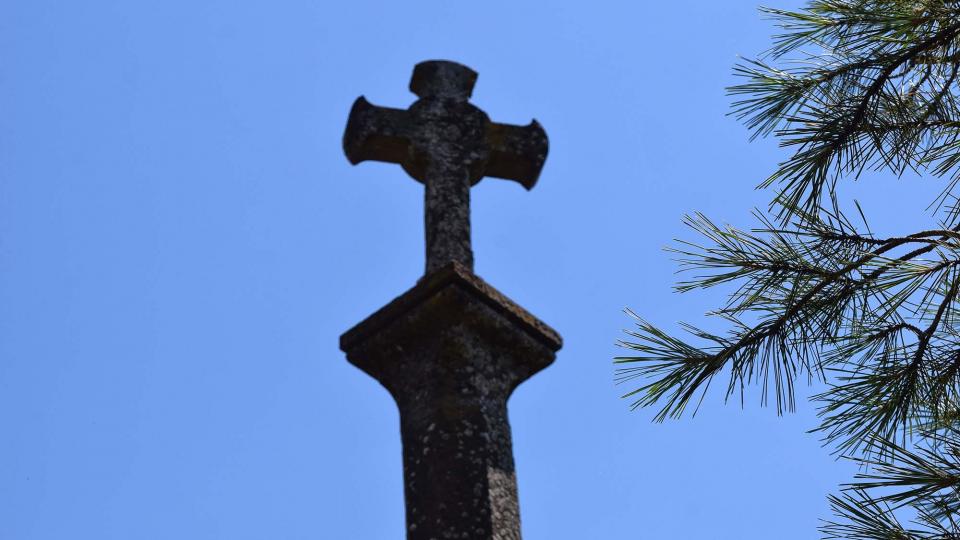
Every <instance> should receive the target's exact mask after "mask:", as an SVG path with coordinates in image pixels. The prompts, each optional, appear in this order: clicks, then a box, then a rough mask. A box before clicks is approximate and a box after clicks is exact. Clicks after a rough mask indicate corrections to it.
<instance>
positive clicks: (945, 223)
mask: <svg viewBox="0 0 960 540" xmlns="http://www.w3.org/2000/svg"><path fill="white" fill-rule="evenodd" d="M763 11H764V12H765V13H766V14H767V15H769V16H770V17H772V18H773V19H775V21H776V22H777V24H778V26H779V27H780V29H781V30H782V32H781V33H780V34H779V35H776V36H775V37H774V42H773V46H772V48H771V49H770V50H769V51H767V53H766V54H765V55H763V56H762V57H761V58H759V59H755V60H748V61H745V62H743V63H742V64H740V65H738V66H736V67H735V73H736V75H738V76H740V77H742V78H743V81H744V82H742V83H741V84H738V85H737V86H734V87H732V88H730V89H729V91H730V94H731V95H732V96H734V98H735V102H734V105H733V114H734V115H736V116H737V117H738V118H740V119H741V120H742V121H743V122H744V123H745V124H746V126H747V127H748V128H750V129H751V130H752V131H753V135H754V136H755V137H756V136H773V137H776V138H777V139H778V140H779V141H780V143H781V146H782V147H784V148H786V149H788V150H789V151H790V152H791V155H790V157H789V158H788V159H786V160H785V161H784V162H782V163H781V164H780V165H779V167H778V168H777V170H776V171H775V172H774V173H773V174H772V175H771V176H770V177H769V178H767V179H766V180H765V181H764V182H763V183H762V184H761V187H763V188H770V189H772V190H774V193H775V195H774V197H773V201H772V203H771V205H770V207H769V208H768V209H767V210H765V211H763V212H756V213H755V218H756V225H755V226H754V227H752V228H749V229H740V228H735V227H731V226H727V225H720V224H717V223H716V222H714V221H712V220H710V219H709V218H707V217H706V216H704V215H702V214H695V215H692V216H689V217H687V218H686V225H688V226H689V227H690V228H691V229H692V230H693V231H694V232H695V233H696V237H697V238H698V239H699V240H697V241H695V242H678V243H677V244H676V245H675V246H674V247H673V248H671V249H672V251H673V252H674V253H675V254H676V255H677V257H678V259H679V264H680V265H681V267H682V269H684V270H686V271H687V275H688V276H690V277H689V278H688V280H686V281H683V282H680V283H678V284H677V286H676V288H677V290H678V291H680V292H688V291H692V290H697V289H705V288H712V287H718V286H725V287H727V288H728V289H729V290H732V292H731V293H730V294H729V295H728V297H727V301H726V303H725V304H724V305H722V306H720V307H719V308H717V309H716V310H715V311H713V312H711V313H709V314H708V315H710V316H712V317H717V318H720V319H721V320H722V321H724V322H725V323H726V326H727V328H728V329H727V330H726V331H725V332H724V333H719V334H718V333H714V332H709V331H706V330H703V329H700V328H698V327H695V326H692V325H685V329H686V335H684V336H679V337H678V336H676V335H672V334H670V333H668V332H665V331H664V330H662V329H660V328H659V327H657V326H654V325H653V324H651V323H649V322H647V321H646V320H644V319H643V318H641V317H640V316H638V315H636V314H633V313H632V312H631V315H632V316H633V317H634V318H635V319H636V326H635V328H634V329H633V330H632V331H629V332H627V334H628V337H627V338H625V339H624V340H623V341H622V342H621V343H620V344H621V345H622V346H623V347H625V348H627V349H629V350H630V351H631V353H630V355H629V356H623V357H619V358H617V359H616V362H617V363H618V364H619V369H618V370H617V380H618V382H620V383H628V384H634V385H635V386H634V388H633V389H632V390H631V391H629V392H627V393H626V394H625V396H624V397H627V398H629V399H631V400H632V403H633V406H634V407H647V406H656V407H659V412H658V413H657V416H656V418H657V420H660V421H662V420H664V419H666V418H670V417H678V416H680V415H682V414H683V413H684V412H685V411H688V410H695V409H696V407H698V406H699V405H700V402H701V400H702V399H703V396H704V394H705V392H706V390H707V388H708V387H709V386H710V384H711V382H712V381H714V379H716V378H718V377H720V378H721V379H726V382H725V383H724V384H725V385H726V395H727V397H728V398H729V397H732V396H734V395H739V396H740V398H741V399H742V396H743V393H744V390H745V388H746V387H748V386H751V385H757V386H759V387H760V388H761V395H762V399H763V401H764V402H771V403H775V405H776V407H777V410H778V412H784V411H788V410H792V409H793V407H794V403H795V399H796V383H797V381H798V380H799V379H802V378H805V379H806V380H807V381H813V380H819V381H822V382H823V383H824V384H825V390H824V391H822V392H820V393H819V394H816V395H814V396H812V399H813V400H814V402H815V403H816V404H817V405H818V410H819V415H820V419H821V423H820V425H819V426H818V427H817V430H818V431H819V432H820V433H821V434H822V436H823V438H824V440H825V442H826V443H827V444H828V445H830V446H831V447H832V448H834V449H835V450H836V451H837V452H838V453H839V454H841V455H842V456H844V457H845V458H847V459H852V460H855V461H857V462H858V463H859V464H860V465H862V469H861V470H862V472H861V474H860V475H859V476H858V478H856V479H855V481H854V482H853V483H851V484H849V485H846V486H844V488H843V490H842V492H841V493H840V494H839V495H837V496H833V497H831V499H830V501H831V505H832V507H833V509H834V513H835V518H834V519H832V520H830V521H826V522H825V524H824V526H823V527H822V529H821V532H822V533H823V535H824V537H825V538H847V539H881V538H883V539H911V540H912V539H934V538H936V539H960V302H958V293H960V204H958V203H957V201H958V198H957V193H956V191H957V190H958V186H957V182H958V180H960V93H958V90H960V86H958V82H960V81H958V77H960V1H944V0H939V1H903V0H810V1H809V2H808V3H807V5H806V7H805V8H804V9H803V10H800V11H786V10H779V9H772V8H764V9H763ZM868 170H871V171H873V170H886V171H891V172H893V173H894V174H897V175H904V173H907V172H910V173H917V174H921V175H928V176H933V177H938V178H942V180H943V184H944V187H943V191H942V193H941V195H940V196H939V197H937V199H936V200H934V201H931V205H932V208H933V211H934V213H935V215H937V216H939V221H938V224H937V226H935V227H925V228H923V229H922V230H916V231H913V232H907V233H905V234H902V235H897V236H880V235H875V234H874V233H873V232H872V231H871V229H870V227H869V225H868V224H867V219H866V217H865V216H864V213H863V212H862V211H861V210H860V207H859V206H856V210H857V211H856V212H855V214H854V215H852V216H851V215H848V214H847V213H844V212H843V211H841V209H840V208H841V206H842V205H841V204H840V202H839V201H838V196H837V190H836V188H837V185H838V183H839V182H841V181H845V180H849V179H853V178H857V177H859V176H860V175H861V174H862V173H863V172H864V171H868Z"/></svg>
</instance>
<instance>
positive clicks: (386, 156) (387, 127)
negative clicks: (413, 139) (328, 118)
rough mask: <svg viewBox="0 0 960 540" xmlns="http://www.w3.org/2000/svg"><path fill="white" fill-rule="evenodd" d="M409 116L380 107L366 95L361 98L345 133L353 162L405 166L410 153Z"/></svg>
mask: <svg viewBox="0 0 960 540" xmlns="http://www.w3.org/2000/svg"><path fill="white" fill-rule="evenodd" d="M408 116H409V113H408V112H407V111H405V110H403V109H393V108H390V107H379V106H377V105H373V104H371V103H370V102H369V101H367V100H366V98H364V97H363V96H360V97H358V98H357V100H356V101H354V102H353V108H351V109H350V118H349V120H347V129H346V131H344V133H343V151H344V153H346V155H347V159H348V160H350V163H352V164H354V165H356V164H357V163H360V162H361V161H367V160H372V161H385V162H388V163H401V164H402V163H404V162H405V161H406V160H407V159H408V156H409V153H410V131H411V130H410V129H409V127H408V126H409V120H408Z"/></svg>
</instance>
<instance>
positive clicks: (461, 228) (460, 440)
mask: <svg viewBox="0 0 960 540" xmlns="http://www.w3.org/2000/svg"><path fill="white" fill-rule="evenodd" d="M476 78H477V74H476V73H475V72H474V71H473V70H471V69H470V68H467V67H465V66H462V65H460V64H456V63H454V62H445V61H431V62H424V63H422V64H418V65H417V67H416V69H415V70H414V73H413V80H412V81H411V83H410V89H411V90H412V91H413V92H414V93H415V94H417V96H419V98H420V99H418V100H417V101H416V102H415V103H414V104H413V105H411V106H410V108H409V109H407V110H402V109H391V108H387V107H376V106H373V105H371V104H369V103H368V102H367V100H366V99H364V98H363V97H360V98H359V99H357V101H356V102H355V103H354V105H353V109H352V110H351V111H350V119H349V121H348V123H347V129H346V132H345V134H344V136H343V147H344V150H345V152H346V154H347V158H348V159H349V160H350V161H351V162H352V163H359V162H361V161H364V160H377V161H386V162H390V163H399V164H400V165H401V166H403V168H404V170H406V171H407V173H409V174H410V176H412V177H414V178H415V179H417V180H419V181H421V182H423V183H424V184H425V187H426V209H425V210H426V212H425V219H426V240H427V271H426V274H425V275H424V276H423V278H421V279H420V281H418V282H417V284H416V286H414V287H413V288H412V289H410V290H409V291H407V292H406V293H404V294H402V295H401V296H399V297H398V298H396V299H395V300H393V301H392V302H390V303H389V304H387V305H386V306H384V307H383V308H381V309H380V310H378V311H377V312H376V313H374V314H373V315H370V316H369V317H367V318H366V319H365V320H364V321H362V322H361V323H359V324H357V325H356V326H354V327H353V328H352V329H350V330H348V331H347V332H345V333H344V334H343V335H342V336H340V348H341V349H342V350H343V351H344V352H346V353H347V359H348V360H350V362H351V363H353V364H354V365H355V366H357V367H359V368H360V369H362V370H363V371H365V372H366V373H368V374H369V375H370V376H372V377H374V378H375V379H377V381H379V382H380V384H382V385H383V386H384V387H385V388H386V389H387V390H388V391H389V392H390V394H391V395H392V396H393V398H394V400H395V401H396V403H397V407H398V409H399V410H400V432H401V437H402V440H403V474H404V497H405V499H406V508H407V512H406V517H407V538H408V539H409V540H439V539H444V538H461V539H470V540H519V539H520V508H519V505H518V501H517V480H516V474H515V471H514V463H513V450H512V444H511V435H510V423H509V422H508V420H507V400H508V398H509V397H510V394H511V393H512V392H513V390H514V389H515V388H516V387H517V386H518V385H519V384H520V383H522V382H523V381H525V380H526V379H528V378H530V377H531V376H532V375H533V374H534V373H536V372H538V371H540V370H541V369H543V368H545V367H547V366H548V365H550V363H551V362H553V360H554V357H555V355H556V351H557V350H559V349H560V347H561V344H562V342H561V339H560V335H559V334H557V333H556V331H554V330H553V329H551V328H550V327H549V326H547V325H545V324H544V323H542V322H540V321H539V320H538V319H537V318H536V317H534V316H533V315H531V314H530V313H528V312H526V311H525V310H524V309H523V308H521V307H520V306H518V305H516V304H515V303H513V302H512V301H511V300H510V299H509V298H507V297H506V296H504V295H503V294H501V293H500V292H498V291H497V290H496V289H494V288H493V287H491V286H490V285H488V284H487V283H486V282H484V281H483V280H482V279H480V278H479V277H478V276H476V275H475V274H474V273H473V271H472V266H473V253H472V251H471V249H470V186H472V185H473V184H475V183H477V182H479V181H480V179H481V178H483V177H484V176H496V177H500V178H506V179H510V180H516V181H518V182H520V183H521V184H522V185H523V186H524V187H526V188H527V189H530V188H532V187H533V185H534V183H535V182H536V181H537V176H538V175H539V173H540V169H541V168H542V167H543V162H544V159H546V155H547V136H546V134H545V133H544V131H543V129H542V128H541V127H540V125H539V124H537V123H536V122H535V121H534V122H532V123H531V124H530V125H528V126H511V125H504V124H496V123H493V122H491V121H490V120H489V118H487V115H486V114H485V113H484V112H483V111H481V110H480V109H478V108H476V107H474V106H473V105H471V104H470V103H468V102H467V99H468V98H469V97H470V92H471V90H472V89H473V83H474V81H475V80H476Z"/></svg>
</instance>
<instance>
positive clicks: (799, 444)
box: [0, 0, 927, 540]
mask: <svg viewBox="0 0 960 540" xmlns="http://www.w3.org/2000/svg"><path fill="white" fill-rule="evenodd" d="M776 4H778V5H783V4H784V2H776ZM772 31H773V29H772V27H771V26H770V24H769V23H768V22H765V21H763V20H761V18H760V17H759V16H758V14H757V12H756V11H755V5H754V4H753V2H693V1H686V2H636V1H620V2H612V1H599V0H598V1H593V2H564V1H559V2H557V1H554V2H541V3H533V2H529V3H526V2H516V1H486V2H471V3H469V4H468V3H462V2H447V1H440V0H436V1H429V2H387V1H382V2H373V1H367V0H355V1H352V2H346V1H345V2H334V1H323V0H321V1H316V0H314V1H309V2H308V1H300V0H274V1H269V2H268V1H263V0H255V1H254V0H246V1H240V2H237V1H202V2H195V1H191V2H186V1H181V0H175V1H166V2H147V1H141V2H129V1H120V0H115V1H104V0H88V1H83V2H52V1H48V0H30V1H29V2H28V1H15V0H7V1H3V2H0V276H2V279H0V538H3V539H9V540H63V539H91V540H113V539H115V540H129V539H142V540H150V539H157V540H165V539H170V538H180V539H190V540H193V539H221V538H222V539H231V540H242V539H267V538H271V539H272V538H282V539H332V540H337V539H353V538H357V539H391V538H397V539H399V538H402V535H403V530H404V528H403V495H402V483H401V468H400V467H401V462H400V437H399V426H398V419H397V411H396V407H395V405H394V404H393V402H392V401H391V399H390V397H389V396H388V395H387V392H386V391H385V390H383V389H382V388H381V387H380V386H379V385H378V384H377V383H376V382H375V381H374V380H372V379H370V378H368V377H367V376H366V375H364V374H363V373H361V372H360V371H359V370H357V369H355V368H353V367H352V366H351V365H349V364H348V363H347V362H346V360H345V358H344V356H343V354H342V353H341V352H340V351H339V350H338V347H337V338H338V336H339V335H340V333H341V332H343V331H344V330H346V329H348V328H349V327H351V326H352V325H353V324H354V323H356V322H358V321H360V320H361V319H362V318H364V317H365V316H367V315H368V314H369V313H371V312H372V311H374V310H375V309H377V308H379V307H380V306H382V305H383V304H385V303H386V302H388V301H389V300H390V299H392V298H393V297H395V296H396V295H398V294H400V293H401V292H403V291H405V290H406V289H407V288H409V287H410V286H412V285H413V284H414V282H415V281H416V280H417V278H418V277H419V276H420V274H421V272H422V267H423V240H422V197H423V194H422V187H421V186H420V185H419V184H417V183H416V182H414V181H412V180H411V179H409V178H408V177H407V176H406V175H405V174H404V173H403V172H402V171H401V170H400V169H399V168H398V167H396V166H390V165H384V164H373V163H366V164H362V165H360V166H357V167H351V166H350V165H349V164H348V163H347V161H346V159H345V158H344V156H343V153H342V150H341V146H340V138H341V135H342V132H343V127H344V124H345V121H346V118H347V112H348V111H349V108H350V105H351V103H352V101H353V100H354V99H355V98H356V97H357V96H359V95H361V94H364V95H366V96H367V98H368V99H369V100H370V101H372V102H374V103H377V104H382V105H390V106H395V107H406V106H407V105H408V104H409V103H410V102H411V101H412V99H413V96H412V95H411V94H409V93H408V92H407V90H406V87H407V83H408V81H409V77H410V73H411V69H412V67H413V65H414V64H415V63H417V62H418V61H421V60H425V59H434V58H446V59H453V60H457V61H460V62H462V63H465V64H467V65H469V66H471V67H473V68H474V69H475V70H477V71H478V72H479V73H480V78H479V80H478V83H477V86H476V89H475V92H474V101H475V103H477V104H478V105H479V106H481V107H482V108H484V109H485V110H486V111H487V112H488V113H489V114H490V115H491V117H492V118H493V119H494V120H497V121H502V122H512V123H526V122H528V121H529V120H530V119H531V118H533V117H535V118H537V119H538V120H539V121H540V122H541V123H542V124H543V125H544V127H545V128H546V131H547V133H548V134H549V137H550V144H551V147H550V155H549V158H548V160H547V163H546V166H545V168H544V171H543V174H542V176H541V178H540V183H539V185H537V187H536V188H535V189H534V190H533V191H531V192H525V191H524V190H523V189H522V188H521V187H520V186H519V185H517V184H514V183H510V182H503V181H500V180H496V179H487V180H484V181H483V182H482V183H481V184H479V185H478V186H477V187H476V188H474V190H473V223H474V226H473V227H474V248H475V252H476V256H477V265H476V269H477V273H478V274H480V275H481V276H482V277H484V278H485V279H486V280H487V281H489V282H490V283H492V284H493V285H495V286H496V287H498V288H499V289H500V290H502V291H503V292H505V293H506V294H508V295H509V296H511V297H512V298H514V299H515V300H516V301H517V302H519V303H520V304H521V305H523V306H525V307H526V308H527V309H529V310H530V311H531V312H533V313H534V314H536V315H538V316H539V317H541V318H542V319H543V320H545V321H546V322H548V323H549V324H551V325H552V326H554V327H555V328H557V329H558V330H559V331H560V332H561V333H562V334H563V336H564V338H565V343H566V344H565V347H564V349H563V350H562V351H561V352H560V355H559V357H558V359H557V361H556V363H555V364H554V366H553V367H551V368H550V369H548V370H546V371H544V372H543V373H541V374H539V375H537V376H536V377H535V378H533V379H532V380H530V381H528V382H527V383H525V384H524V385H523V386H521V387H520V388H519V389H518V391H517V392H516V393H515V395H514V397H513V398H512V400H511V402H510V416H511V422H512V425H513V432H514V440H515V448H514V449H515V455H516V462H517V469H518V475H519V486H520V499H521V509H522V519H523V531H524V535H525V538H527V539H528V540H541V539H542V540H546V539H567V538H570V539H574V538H576V539H587V538H591V539H592V538H631V539H632V538H637V539H662V538H672V539H680V540H683V539H690V540H694V539H696V540H702V539H731V540H732V539H768V538H778V539H784V540H786V539H807V538H812V537H815V536H816V533H815V531H814V528H815V527H816V526H817V524H818V518H821V517H827V516H828V509H827V504H826V499H825V496H826V494H827V493H828V492H830V491H831V490H832V489H834V487H835V486H836V484H838V483H840V482H843V481H845V480H847V479H848V477H849V475H850V473H851V467H850V466H849V465H847V464H845V463H838V462H836V461H835V460H834V459H833V458H832V457H831V456H830V455H829V453H828V452H827V451H825V450H823V449H821V448H820V445H819V443H818V441H817V439H816V437H815V436H812V435H808V434H806V433H805V431H806V430H807V429H809V428H812V427H814V426H815V425H816V419H815V417H814V415H813V411H812V408H811V406H810V405H808V404H806V403H800V406H799V412H798V413H797V414H795V415H792V416H788V417H786V418H777V416H776V413H775V411H774V410H772V409H770V408H761V407H759V404H758V402H759V393H758V392H754V393H752V394H750V395H748V396H747V406H746V408H745V410H741V409H740V407H739V405H738V404H730V405H727V406H724V405H723V403H722V399H721V396H717V395H713V396H710V397H708V399H707V402H706V404H705V406H704V409H703V410H702V411H701V414H700V415H698V416H697V417H696V418H695V419H689V418H687V419H683V420H681V421H675V422H669V423H667V424H663V425H657V424H652V423H651V422H650V419H651V417H652V415H653V411H650V410H647V411H639V412H629V411H628V408H627V403H626V402H624V401H622V400H619V399H618V398H617V396H618V393H619V392H620V391H622V390H623V389H617V388H615V387H614V385H613V382H612V381H613V366H612V365H611V361H610V359H611V357H613V356H614V355H616V354H618V353H619V352H620V351H619V350H618V349H616V348H615V347H614V346H613V343H614V342H615V341H616V340H617V339H618V338H619V337H621V333H620V332H621V329H622V328H625V327H627V326H629V325H630V321H629V319H628V318H627V317H626V316H624V315H623V313H622V311H621V310H622V309H623V308H625V307H631V308H633V309H635V310H636V311H638V312H640V313H642V314H643V315H645V316H646V317H648V318H649V319H650V320H652V321H654V322H657V323H660V324H664V325H666V326H667V327H669V328H675V327H676V326H675V324H676V322H678V321H680V320H692V321H699V320H701V319H700V315H701V314H702V313H703V312H704V311H706V310H707V309H709V308H711V307H713V306H715V305H716V304H717V303H718V301H719V300H718V299H719V297H718V296H717V295H716V294H713V293H710V294H690V295H684V296H678V295H676V294H675V293H673V292H671V289H670V285H671V283H672V282H673V281H674V280H675V277H676V276H675V275H674V273H673V272H674V269H675V267H674V264H673V263H672V262H671V261H670V259H669V256H668V255H667V254H665V253H664V252H663V251H662V249H661V248H662V247H663V246H665V245H667V244H669V243H670V240H671V239H672V238H674V237H689V234H687V232H686V231H684V230H683V228H682V226H681V224H680V218H681V216H682V215H683V214H684V213H685V212H690V211H694V210H701V211H704V212H705V213H707V214H708V215H710V216H712V217H715V218H717V219H718V220H727V221H731V222H734V223H737V224H741V225H749V224H750V223H751V220H750V218H749V212H750V210H751V208H753V207H755V206H762V205H765V203H766V201H767V200H768V199H769V197H770V194H769V193H762V192H756V191H753V186H755V185H756V184H757V183H758V182H759V181H760V180H761V179H762V178H764V177H765V176H766V175H767V174H769V173H770V172H771V171H772V170H773V167H774V166H775V163H776V162H777V160H778V159H781V158H783V157H785V154H783V153H782V152H781V151H780V150H778V149H777V148H776V146H775V144H774V143H773V142H772V141H760V142H756V143H750V142H749V141H748V133H747V131H746V130H745V129H744V128H743V127H742V126H740V125H739V124H738V123H737V122H736V121H735V120H733V119H731V118H729V117H727V116H725V114H726V112H727V111H728V105H729V99H728V98H727V97H725V96H724V87H725V86H726V85H728V84H730V83H731V82H732V81H733V79H732V77H731V75H730V74H731V67H732V65H733V64H734V62H735V61H736V58H737V55H738V54H742V55H747V56H749V55H753V54H755V53H756V52H758V51H760V50H762V49H763V48H765V47H766V46H767V44H768V43H769V40H768V36H769V34H770V33H771V32H772ZM863 184H870V187H871V190H867V191H866V195H864V196H865V197H866V201H867V208H868V210H872V215H873V216H874V221H875V222H883V223H886V224H888V225H889V226H890V227H892V228H893V229H894V230H898V231H902V230H904V229H903V228H902V227H899V226H900V225H901V223H900V221H898V218H896V215H895V214H894V213H893V211H894V210H896V209H897V208H908V209H909V210H910V211H911V212H922V210H923V208H924V206H925V203H926V201H927V196H926V195H923V196H919V195H917V194H916V190H910V189H902V188H900V187H898V185H896V184H893V183H891V182H889V181H886V180H883V179H876V181H873V180H871V182H866V181H865V182H863ZM877 186H882V187H879V188H878V187H877ZM901 186H902V184H901ZM894 192H895V193H897V195H896V196H891V194H892V193H894ZM871 194H873V195H871ZM871 197H872V198H871ZM894 201H896V202H894ZM911 215H915V214H911ZM902 221H903V224H904V225H906V224H908V221H909V220H906V219H904V220H902Z"/></svg>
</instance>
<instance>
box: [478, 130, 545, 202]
mask: <svg viewBox="0 0 960 540" xmlns="http://www.w3.org/2000/svg"><path fill="white" fill-rule="evenodd" d="M487 143H488V144H489V147H490V160H489V162H488V163H487V168H486V171H485V174H486V176H495V177H497V178H505V179H507V180H516V181H517V182H520V184H521V185H522V186H523V187H525V188H527V189H528V190H529V189H533V186H534V185H535V184H536V183H537V178H538V177H539V176H540V169H542V168H543V162H544V161H546V159H547V148H548V143H547V133H546V132H545V131H544V130H543V127H541V126H540V123H539V122H537V121H536V120H533V121H531V122H530V124H529V125H526V126H515V125H510V124H497V123H494V122H491V123H490V124H489V125H488V127H487Z"/></svg>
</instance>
